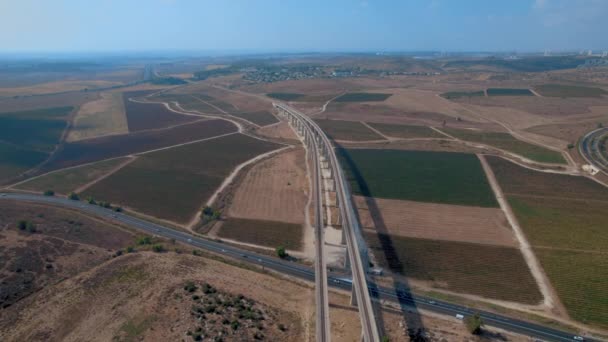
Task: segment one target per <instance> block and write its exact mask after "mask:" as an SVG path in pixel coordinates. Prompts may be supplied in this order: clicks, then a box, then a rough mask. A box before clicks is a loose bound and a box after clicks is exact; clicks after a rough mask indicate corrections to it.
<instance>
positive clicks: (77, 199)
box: [68, 192, 80, 201]
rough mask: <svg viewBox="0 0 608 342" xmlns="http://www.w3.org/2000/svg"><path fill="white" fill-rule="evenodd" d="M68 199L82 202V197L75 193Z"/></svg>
mask: <svg viewBox="0 0 608 342" xmlns="http://www.w3.org/2000/svg"><path fill="white" fill-rule="evenodd" d="M68 198H69V199H71V200H72V201H79V200H80V196H78V194H77V193H75V192H72V193H71V194H70V196H68Z"/></svg>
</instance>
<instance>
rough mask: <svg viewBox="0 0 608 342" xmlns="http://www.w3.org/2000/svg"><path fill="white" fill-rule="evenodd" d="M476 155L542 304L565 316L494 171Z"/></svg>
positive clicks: (485, 161) (479, 155) (484, 160)
mask: <svg viewBox="0 0 608 342" xmlns="http://www.w3.org/2000/svg"><path fill="white" fill-rule="evenodd" d="M477 157H479V161H480V162H481V166H482V167H483V170H484V172H485V173H486V176H487V177H488V181H489V182H490V186H491V187H492V190H493V191H494V194H495V195H496V200H497V201H498V204H499V205H500V208H501V209H502V210H503V211H504V213H505V216H506V217H507V220H508V221H509V224H510V225H511V227H512V228H513V232H514V233H515V237H516V238H517V240H518V242H519V249H520V250H521V253H522V255H523V256H524V259H525V260H526V263H527V264H528V267H529V268H530V271H531V272H532V276H533V277H534V279H535V280H536V283H537V284H538V287H539V289H540V292H541V293H542V295H543V298H544V300H543V304H544V305H545V306H546V307H547V308H548V309H550V310H553V309H557V310H559V311H560V314H563V315H564V316H567V313H566V310H565V308H564V307H563V305H561V304H560V302H559V299H558V297H557V294H556V292H555V290H554V289H553V287H552V286H551V284H550V282H549V278H548V277H547V275H546V274H545V272H544V270H543V268H542V267H541V265H540V262H539V261H538V259H537V258H536V255H534V252H533V251H532V247H531V246H530V243H529V242H528V239H527V238H526V235H525V234H524V232H523V230H522V229H521V227H520V226H519V223H518V222H517V218H516V217H515V214H514V213H513V211H512V210H511V206H510V205H509V203H508V202H507V199H506V198H505V196H504V195H503V193H502V189H501V188H500V185H499V184H498V182H497V181H496V177H495V175H494V172H493V171H492V168H491V167H490V165H489V164H488V162H487V160H486V158H485V157H484V156H483V155H481V154H478V155H477Z"/></svg>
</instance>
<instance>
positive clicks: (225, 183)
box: [186, 133, 293, 230]
mask: <svg viewBox="0 0 608 342" xmlns="http://www.w3.org/2000/svg"><path fill="white" fill-rule="evenodd" d="M241 134H242V133H241ZM243 135H245V134H243ZM291 148H293V146H291V145H288V146H284V147H281V148H279V149H276V150H272V151H269V152H266V153H262V154H259V155H257V156H255V157H253V158H251V159H249V160H246V161H245V162H243V163H241V164H239V165H237V166H236V167H235V168H234V169H233V170H232V172H230V174H228V176H227V177H226V178H224V180H223V181H222V184H220V186H219V187H218V188H217V189H216V190H215V191H214V192H213V194H212V195H211V197H209V199H207V201H206V202H205V204H204V205H203V206H201V207H200V208H199V210H198V211H197V212H196V213H195V214H194V217H192V219H190V221H189V223H188V225H187V226H186V227H187V228H188V230H192V227H194V225H195V224H196V223H197V221H198V218H199V212H200V210H201V209H202V208H203V207H205V206H207V207H211V206H212V205H213V202H215V200H216V199H217V197H218V196H219V194H220V193H221V192H222V191H223V190H224V189H225V188H226V187H227V186H228V185H230V184H231V183H232V182H233V181H234V178H235V177H236V176H237V175H238V174H239V172H240V171H241V170H242V169H243V168H244V167H246V166H248V165H251V164H253V163H255V162H258V161H260V160H262V159H265V158H267V157H271V156H274V155H275V154H279V153H281V152H282V151H286V150H288V149H291Z"/></svg>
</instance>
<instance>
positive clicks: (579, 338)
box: [573, 336, 585, 341]
mask: <svg viewBox="0 0 608 342" xmlns="http://www.w3.org/2000/svg"><path fill="white" fill-rule="evenodd" d="M573 339H574V340H575V341H584V340H585V339H584V338H583V337H582V336H574V337H573Z"/></svg>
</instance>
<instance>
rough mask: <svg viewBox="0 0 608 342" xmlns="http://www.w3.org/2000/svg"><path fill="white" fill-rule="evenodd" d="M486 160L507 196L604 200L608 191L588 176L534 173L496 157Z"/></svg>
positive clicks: (607, 198) (489, 157)
mask: <svg viewBox="0 0 608 342" xmlns="http://www.w3.org/2000/svg"><path fill="white" fill-rule="evenodd" d="M486 160H487V161H488V163H489V164H490V166H491V167H492V170H493V171H494V174H495V175H496V179H497V180H498V183H499V184H500V187H501V188H502V191H503V192H504V193H505V194H507V195H520V194H521V195H531V194H532V195H539V196H549V197H560V198H563V199H568V198H570V199H585V200H601V201H608V191H606V189H605V188H603V187H602V186H600V185H599V184H597V183H596V182H594V181H592V180H590V179H588V178H585V177H577V176H569V175H558V174H551V173H543V172H537V171H534V170H530V169H527V168H525V167H521V166H519V165H517V164H514V163H512V162H510V161H508V160H505V159H503V158H500V157H494V156H486Z"/></svg>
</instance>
